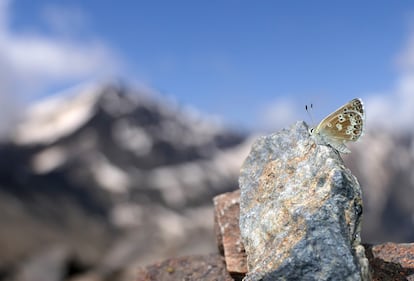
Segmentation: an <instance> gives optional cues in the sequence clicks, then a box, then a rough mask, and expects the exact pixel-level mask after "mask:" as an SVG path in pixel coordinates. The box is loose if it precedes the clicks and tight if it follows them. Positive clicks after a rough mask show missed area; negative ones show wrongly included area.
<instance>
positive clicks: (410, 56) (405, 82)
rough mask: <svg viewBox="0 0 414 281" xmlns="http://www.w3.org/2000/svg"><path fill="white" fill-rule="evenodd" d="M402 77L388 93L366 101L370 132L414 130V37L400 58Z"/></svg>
mask: <svg viewBox="0 0 414 281" xmlns="http://www.w3.org/2000/svg"><path fill="white" fill-rule="evenodd" d="M397 63H398V67H399V70H400V75H399V77H398V79H397V81H396V82H395V85H394V88H393V89H392V90H391V91H389V92H388V93H377V94H371V95H367V96H366V97H365V105H366V106H365V107H366V111H367V127H368V129H370V128H372V129H374V128H378V127H382V128H384V129H388V130H409V131H413V130H414V33H412V34H411V35H410V36H409V38H408V42H407V44H406V46H405V48H404V49H403V50H402V52H401V54H399V55H397Z"/></svg>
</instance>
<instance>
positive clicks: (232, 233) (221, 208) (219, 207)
mask: <svg viewBox="0 0 414 281" xmlns="http://www.w3.org/2000/svg"><path fill="white" fill-rule="evenodd" d="M239 203H240V190H236V191H234V192H229V193H224V194H221V195H218V196H216V197H215V198H214V208H215V212H214V214H215V215H214V220H215V231H216V236H217V243H218V247H219V250H220V253H222V254H223V255H224V257H225V260H226V267H227V270H228V271H229V272H230V273H231V274H232V276H237V275H240V274H245V273H246V272H247V259H246V252H245V251H244V247H243V244H242V241H241V236H240V228H239V220H238V217H239V213H240V206H239Z"/></svg>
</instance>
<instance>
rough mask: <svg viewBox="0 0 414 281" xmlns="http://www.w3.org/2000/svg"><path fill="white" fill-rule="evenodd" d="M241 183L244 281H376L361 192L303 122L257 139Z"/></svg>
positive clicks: (353, 179) (336, 157)
mask: <svg viewBox="0 0 414 281" xmlns="http://www.w3.org/2000/svg"><path fill="white" fill-rule="evenodd" d="M239 183H240V189H241V198H240V229H241V236H242V239H243V243H244V246H245V249H246V253H247V259H248V270H249V273H248V275H247V276H246V278H245V280H279V278H284V280H370V276H369V268H368V260H367V259H366V257H365V253H364V248H363V246H362V245H361V244H360V242H361V241H360V239H361V238H360V223H361V216H362V199H361V189H360V186H359V184H358V182H357V180H356V178H355V177H354V176H353V175H352V174H351V172H350V171H349V169H347V168H346V167H345V166H344V163H343V161H342V159H341V157H340V155H339V154H338V153H337V152H336V151H335V150H334V149H332V148H330V147H328V146H324V145H316V144H315V142H314V141H313V140H312V139H311V138H310V137H309V133H308V128H307V126H306V125H305V124H304V123H303V122H298V123H297V124H296V125H294V126H292V128H291V129H290V130H282V131H280V132H278V133H275V134H272V135H270V136H267V137H261V138H259V139H258V140H257V141H256V142H255V144H254V145H253V147H252V150H251V152H250V154H249V156H248V157H247V159H246V161H245V163H244V164H243V167H242V169H241V175H240V178H239Z"/></svg>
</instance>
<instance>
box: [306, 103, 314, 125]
mask: <svg viewBox="0 0 414 281" xmlns="http://www.w3.org/2000/svg"><path fill="white" fill-rule="evenodd" d="M305 110H306V112H307V113H308V116H309V118H310V120H311V122H312V126H314V124H315V122H314V121H313V117H312V112H311V111H312V110H313V104H310V106H308V105H305Z"/></svg>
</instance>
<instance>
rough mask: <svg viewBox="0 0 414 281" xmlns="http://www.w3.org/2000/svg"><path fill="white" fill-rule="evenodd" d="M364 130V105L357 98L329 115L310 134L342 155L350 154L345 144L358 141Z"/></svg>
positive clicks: (318, 141)
mask: <svg viewBox="0 0 414 281" xmlns="http://www.w3.org/2000/svg"><path fill="white" fill-rule="evenodd" d="M364 128H365V109H364V104H363V103H362V100H361V99H359V98H356V99H353V100H351V101H350V102H348V103H346V104H344V105H343V106H341V107H340V108H338V109H337V110H335V111H334V112H332V113H331V114H329V115H328V116H327V117H325V118H324V119H323V120H322V121H321V122H320V123H319V125H318V126H316V127H315V128H311V129H310V130H309V133H310V134H311V135H312V136H314V137H315V138H316V140H317V143H321V144H325V145H330V146H331V147H333V148H334V149H336V150H338V151H339V152H341V153H350V152H351V151H350V150H349V149H348V147H346V145H345V143H347V142H349V141H353V142H355V141H357V140H358V139H359V138H360V137H361V136H362V134H363V132H364Z"/></svg>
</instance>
